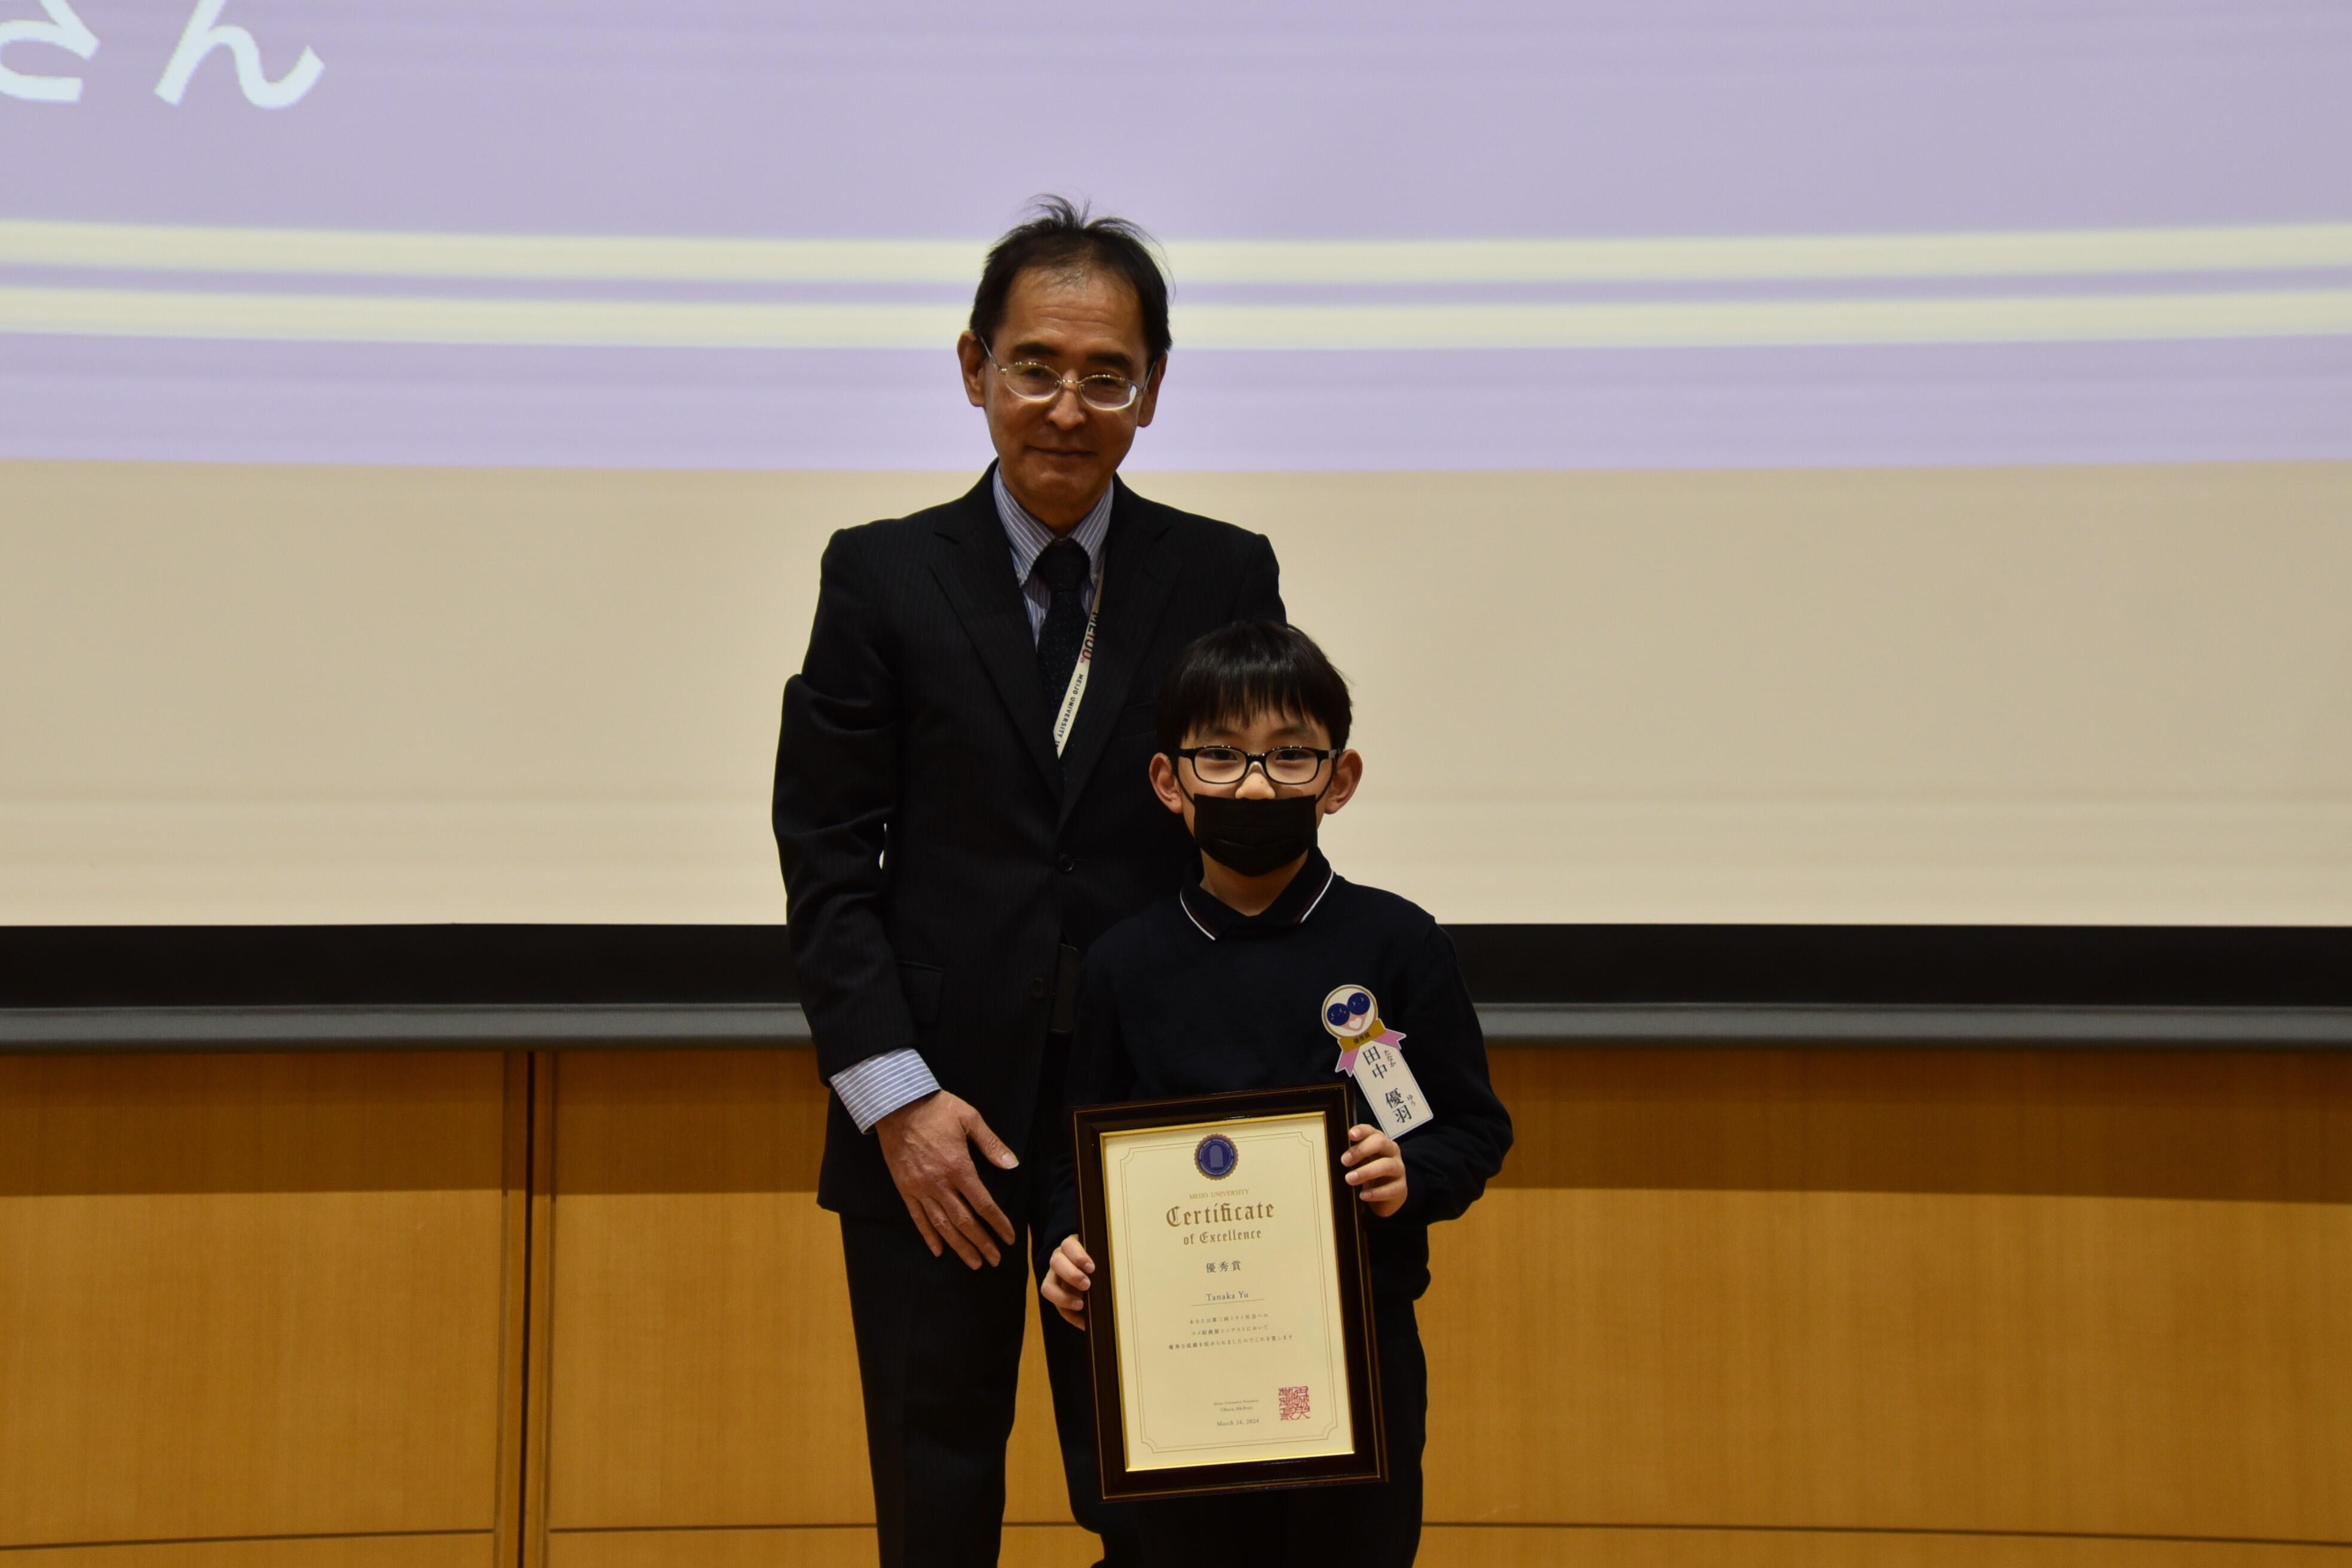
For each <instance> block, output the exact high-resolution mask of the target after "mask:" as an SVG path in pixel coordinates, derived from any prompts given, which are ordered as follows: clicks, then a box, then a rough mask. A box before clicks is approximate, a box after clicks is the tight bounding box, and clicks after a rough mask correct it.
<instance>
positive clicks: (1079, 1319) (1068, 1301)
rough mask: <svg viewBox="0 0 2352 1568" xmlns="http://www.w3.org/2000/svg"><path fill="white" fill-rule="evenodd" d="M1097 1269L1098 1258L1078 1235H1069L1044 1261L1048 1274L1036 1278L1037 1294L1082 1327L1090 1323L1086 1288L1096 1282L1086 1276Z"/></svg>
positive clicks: (1091, 1286) (1074, 1323) (1074, 1325)
mask: <svg viewBox="0 0 2352 1568" xmlns="http://www.w3.org/2000/svg"><path fill="white" fill-rule="evenodd" d="M1094 1271H1095V1260H1094V1259H1093V1258H1088V1257H1087V1249H1086V1248H1085V1247H1080V1246H1079V1245H1078V1238H1077V1237H1075V1236H1066V1237H1062V1245H1061V1246H1059V1247H1055V1248H1054V1256H1053V1258H1051V1259H1050V1260H1049V1261H1048V1262H1047V1263H1046V1265H1045V1278H1044V1279H1040V1280H1038V1281H1037V1294H1039V1295H1040V1296H1043V1297H1045V1300H1048V1301H1050V1302H1052V1303H1053V1306H1054V1310H1055V1311H1057V1312H1059V1313H1061V1314H1062V1316H1063V1317H1065V1318H1066V1319H1068V1320H1069V1321H1070V1324H1071V1326H1072V1327H1073V1328H1078V1329H1083V1328H1085V1327H1086V1326H1087V1291H1088V1290H1091V1289H1094V1283H1095V1282H1094V1281H1093V1280H1092V1279H1088V1278H1087V1276H1089V1275H1091V1274H1092V1273H1093V1272H1094Z"/></svg>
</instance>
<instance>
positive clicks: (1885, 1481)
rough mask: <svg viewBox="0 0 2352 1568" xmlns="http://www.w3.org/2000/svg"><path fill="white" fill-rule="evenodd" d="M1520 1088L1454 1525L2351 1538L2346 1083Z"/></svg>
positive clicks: (1459, 1285) (1449, 1302) (2217, 1064)
mask: <svg viewBox="0 0 2352 1568" xmlns="http://www.w3.org/2000/svg"><path fill="white" fill-rule="evenodd" d="M1496 1078H1497V1081H1498V1085H1499V1087H1500V1088H1501V1089H1502V1091H1503V1094H1504V1097H1505V1099H1506V1100H1507V1103H1509V1104H1510V1105H1511V1107H1512V1109H1513V1110H1514V1113H1515V1115H1516V1116H1517V1121H1518V1125H1519V1129H1520V1138H1521V1146H1520V1148H1519V1149H1518V1150H1517V1152H1515V1153H1514V1155H1513V1157H1512V1164H1511V1167H1510V1170H1509V1172H1508V1173H1507V1183H1506V1184H1504V1185H1502V1186H1500V1187H1499V1188H1498V1189H1497V1190H1496V1191H1494V1192H1492V1193H1490V1194H1488V1195H1487V1197H1486V1199H1485V1200H1484V1201H1483V1202H1482V1203H1481V1204H1480V1205H1478V1206H1477V1207H1476V1208H1475V1209H1473V1210H1472V1211H1471V1213H1470V1215H1468V1216H1467V1217H1466V1218H1465V1219H1464V1220H1462V1221H1461V1222H1458V1223H1457V1224H1455V1225H1453V1226H1446V1227H1442V1228H1441V1229H1439V1230H1438V1231H1437V1232H1436V1233H1435V1235H1434V1238H1433V1239H1434V1251H1435V1261H1434V1265H1433V1267H1434V1271H1435V1274H1436V1277H1437V1280H1438V1284H1437V1287H1436V1289H1435V1290H1434V1291H1433V1295H1432V1296H1431V1298H1430V1299H1429V1300H1428V1301H1427V1302H1426V1303H1425V1304H1424V1307H1423V1331H1424V1337H1425V1338H1426V1340H1427V1341H1428V1343H1429V1348H1430V1360H1431V1378H1432V1387H1433V1399H1432V1404H1433V1412H1432V1422H1431V1451H1430V1459H1429V1467H1428V1476H1429V1509H1428V1513H1429V1517H1430V1518H1431V1519H1432V1520H1441V1521H1507V1522H1524V1523H1533V1522H1538V1521H1551V1522H1578V1523H1603V1524H1647V1523H1658V1524H1724V1525H1780V1526H1792V1527H1793V1526H1817V1527H1833V1528H1844V1529H1869V1530H1920V1529H1927V1530H1939V1529H1948V1530H1989V1531H2062V1532H2082V1533H2091V1534H2137V1535H2157V1536H2170V1535H2191V1536H2214V1537H2231V1538H2246V1539H2270V1540H2304V1541H2339V1542H2340V1541H2347V1540H2352V1333H2347V1332H2346V1331H2345V1330H2346V1323H2347V1318H2346V1303H2347V1301H2352V1202H2347V1197H2352V1058H2342V1057H2333V1056H2322V1055H2308V1056H2252V1055H2247V1056H2229V1057H2223V1056H2210V1057H2176V1056H2168V1055H2159V1054H2122V1055H2109V1054H2099V1055H2088V1054H2085V1055H2073V1056H2058V1055H2049V1056H2021V1055H2020V1056H2011V1055H1999V1054H1975V1053H1948V1054H1947V1053H1901V1054H1892V1053H1860V1052H1769V1053H1765V1052H1759V1053H1721V1054H1704V1053H1690V1054H1678V1053H1641V1054H1630V1053H1629V1054H1618V1053H1612V1052H1564V1051H1563V1052H1550V1051H1521V1052H1504V1053H1498V1055H1497V1058H1496Z"/></svg>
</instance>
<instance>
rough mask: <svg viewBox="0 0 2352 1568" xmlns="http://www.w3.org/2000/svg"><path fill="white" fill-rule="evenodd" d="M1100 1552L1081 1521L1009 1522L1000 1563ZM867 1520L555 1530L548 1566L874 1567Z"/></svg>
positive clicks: (1016, 1567) (1083, 1558)
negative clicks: (762, 1526) (775, 1526)
mask: <svg viewBox="0 0 2352 1568" xmlns="http://www.w3.org/2000/svg"><path fill="white" fill-rule="evenodd" d="M1099 1554H1100V1547H1099V1545H1098V1543H1097V1542H1096V1540H1095V1538H1094V1536H1093V1535H1091V1534H1090V1533H1088V1532H1087V1531H1083V1530H1080V1529H1079V1528H1078V1527H1077V1526H1076V1525H1075V1524H1061V1525H1051V1524H1047V1525H1037V1524H1030V1525H1007V1526H1006V1527H1005V1531H1004V1542H1003V1552H1002V1554H1001V1555H1000V1556H999V1557H998V1559H997V1562H998V1564H999V1568H1090V1565H1091V1564H1092V1563H1094V1562H1095V1561H1096V1559H1097V1556H1098V1555H1099ZM874 1561H875V1545H874V1531H873V1530H872V1528H871V1527H870V1526H866V1525H834V1526H827V1525H793V1526H787V1527H785V1528H783V1529H780V1530H678V1531H611V1532H598V1533H588V1534H572V1535H563V1534H559V1535H557V1536H556V1537H555V1538H554V1540H553V1541H552V1542H551V1549H550V1552H549V1556H548V1562H549V1568H772V1565H774V1564H778V1563H789V1564H791V1565H792V1568H873V1563H874Z"/></svg>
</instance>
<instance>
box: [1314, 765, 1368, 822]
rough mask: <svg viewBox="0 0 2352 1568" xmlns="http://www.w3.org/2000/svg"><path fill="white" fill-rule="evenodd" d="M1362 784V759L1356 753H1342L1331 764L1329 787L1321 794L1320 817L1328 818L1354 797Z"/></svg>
mask: <svg viewBox="0 0 2352 1568" xmlns="http://www.w3.org/2000/svg"><path fill="white" fill-rule="evenodd" d="M1363 782H1364V759H1363V755H1362V753H1360V752H1340V753H1339V756H1338V758H1337V759H1335V760H1334V761H1333V762H1332V763H1331V787H1330V788H1329V789H1328V790H1326V791H1324V792H1323V810H1322V812H1321V815H1322V816H1330V815H1331V814H1332V813H1333V812H1335V811H1337V810H1339V808H1340V807H1341V806H1343V805H1347V804H1348V802H1349V801H1350V800H1352V799H1353V798H1354V797H1355V794H1356V786H1357V785H1358V784H1362V783H1363Z"/></svg>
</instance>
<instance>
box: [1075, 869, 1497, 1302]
mask: <svg viewBox="0 0 2352 1568" xmlns="http://www.w3.org/2000/svg"><path fill="white" fill-rule="evenodd" d="M1342 985H1360V986H1362V987H1364V988H1365V989H1366V990H1369V991H1370V992H1371V993H1372V994H1373V996H1374V998H1375V999H1376V1000H1377V1002H1378V1004H1379V1006H1380V1016H1381V1021H1382V1022H1383V1023H1385V1024H1386V1025H1387V1026H1389V1027H1390V1028H1391V1029H1395V1030H1398V1031H1400V1032H1401V1033H1402V1034H1403V1036H1404V1037H1405V1039H1404V1044H1403V1053H1404V1059H1405V1062H1406V1064H1407V1065H1408V1066H1410V1067H1411V1068H1412V1072H1413V1076H1414V1078H1415V1079H1418V1080H1419V1081H1420V1084H1421V1089H1422V1093H1423V1096H1424V1097H1425V1098H1426V1099H1427V1100H1428V1102H1429V1108H1430V1111H1431V1120H1430V1121H1428V1122H1427V1123H1425V1124H1424V1125H1423V1126H1420V1127H1417V1128H1414V1129H1413V1130H1412V1131H1410V1132H1408V1133H1406V1134H1405V1135H1404V1136H1403V1137H1402V1138H1401V1139H1399V1140H1398V1141H1397V1147H1398V1149H1399V1151H1400V1152H1402V1155H1403V1158H1404V1166H1405V1184H1406V1197H1405V1204H1404V1206H1403V1207H1402V1208H1401V1209H1399V1210H1398V1211H1397V1212H1396V1213H1395V1214H1394V1215H1390V1216H1389V1217H1388V1218H1385V1219H1383V1218H1381V1217H1379V1216H1378V1215H1373V1214H1372V1213H1371V1212H1370V1210H1369V1209H1367V1210H1366V1211H1365V1215H1364V1218H1365V1221H1366V1224H1367V1227H1368V1229H1369V1231H1370V1238H1371V1258H1372V1289H1373V1292H1374V1294H1375V1295H1377V1296H1381V1297H1385V1298H1390V1299H1395V1298H1400V1297H1401V1298H1403V1299H1405V1300H1413V1299H1417V1298H1418V1297H1419V1296H1420V1295H1421V1294H1422V1292H1423V1291H1424V1290H1426V1289H1428V1288H1429V1227H1430V1226H1431V1225H1432V1224H1433V1223H1434V1222H1435V1221H1438V1220H1442V1219H1452V1218H1453V1217H1454V1215H1458V1214H1460V1213H1461V1212H1462V1211H1463V1210H1464V1209H1466V1208H1468V1207H1469V1206H1470V1204H1471V1202H1472V1200H1474V1199H1475V1198H1476V1197H1477V1196H1478V1194H1480V1193H1481V1192H1483V1191H1485V1190H1486V1182H1487V1180H1488V1178H1490V1177H1492V1176H1493V1175H1494V1174H1495V1173H1496V1172H1497V1171H1499V1170H1500V1169H1501V1168H1502V1164H1503V1154H1504V1152H1505V1151H1507V1150H1508V1149H1509V1148H1510V1146H1511V1119H1510V1116H1509V1114H1508V1113H1507V1112H1506V1111H1505V1110H1504V1109H1503V1105H1502V1101H1500V1100H1496V1098H1495V1089H1494V1086H1493V1085H1492V1084H1491V1083H1490V1082H1489V1081H1488V1080H1487V1077H1486V1037H1485V1035H1484V1034H1482V1033H1481V1032H1480V1030H1479V1027H1478V1015H1477V1013H1476V1012H1475V1010H1474V1009H1473V1008H1472V1006H1471V1005H1470V994H1469V993H1468V992H1467V991H1466V990H1465V989H1464V987H1463V984H1462V973H1461V970H1460V967H1459V966H1458V964H1457V963H1455V960H1454V944H1453V942H1451V941H1449V940H1448V939H1447V937H1446V935H1445V932H1444V931H1442V930H1441V929H1439V927H1438V925H1437V922H1436V921H1433V920H1432V919H1431V918H1430V917H1429V915H1428V914H1427V912H1425V911H1424V910H1422V909H1420V908H1419V907H1418V906H1417V905H1414V904H1412V903H1409V902H1407V901H1406V900H1403V899H1400V898H1398V897H1397V896H1396V895H1395V894H1393V893H1384V892H1381V890H1380V889H1377V888H1365V887H1359V886H1358V885H1356V884H1355V883H1353V882H1350V881H1348V880H1347V879H1344V878H1342V877H1340V876H1339V875H1337V874H1336V873H1334V872H1333V871H1332V869H1331V866H1330V862H1328V860H1326V859H1324V858H1323V855H1322V852H1321V851H1320V850H1317V851H1315V852H1313V853H1311V854H1309V855H1308V856H1307V863H1306V865H1305V866H1303V867H1302V868H1300V869H1299V872H1298V875H1297V877H1295V878H1293V879H1291V882H1290V886H1289V887H1287V888H1286V889H1283V892H1282V896H1281V897H1279V898H1277V899H1276V900H1275V901H1274V903H1273V904H1272V905H1271V906H1270V907H1269V908H1268V909H1267V910H1265V912H1264V913H1263V914H1258V915H1243V914H1238V913H1236V912H1235V911H1234V910H1231V909H1229V908H1227V907H1226V906H1225V905H1223V904H1222V903H1219V902H1218V901H1217V900H1215V899H1214V898H1213V897H1211V896H1210V895H1209V894H1208V893H1207V892H1206V891H1205V890H1203V889H1202V888H1201V887H1200V886H1199V885H1198V884H1195V885H1193V886H1192V887H1189V888H1187V889H1184V891H1183V892H1182V893H1181V894H1180V895H1178V896H1177V897H1176V898H1173V899H1163V900H1160V902H1158V903H1156V904H1152V905H1150V907H1148V908H1146V909H1145V910H1143V912H1142V913H1140V914H1138V915H1135V916H1133V917H1132V918H1130V919H1129V920H1127V921H1123V922H1121V923H1120V924H1118V925H1117V926H1115V927H1113V928H1112V929H1111V930H1110V931H1108V932H1107V933H1105V934H1104V935H1103V936H1102V937H1100V938H1099V939H1097V941H1096V942H1095V944H1094V946H1093V947H1092V948H1090V949H1089V950H1088V951H1087V966H1086V978H1085V981H1084V984H1083V987H1082V989H1081V990H1080V992H1079V997H1078V1017H1077V1030H1076V1037H1075V1038H1074V1039H1073V1041H1072V1044H1071V1051H1070V1073H1069V1085H1068V1092H1069V1101H1068V1102H1069V1103H1070V1104H1071V1105H1072V1106H1087V1105H1106V1104H1112V1103H1117V1102H1119V1101H1123V1100H1154V1099H1158V1098H1160V1097H1162V1096H1166V1095H1192V1094H1217V1093H1223V1092H1224V1091H1227V1090H1230V1089H1272V1088H1278V1087H1288V1086H1291V1085H1296V1084H1310V1083H1328V1082H1329V1081H1330V1080H1331V1079H1332V1077H1333V1074H1334V1073H1335V1071H1336V1070H1337V1068H1338V1063H1339V1043H1338V1042H1337V1041H1336V1040H1334V1039H1333V1038H1332V1037H1331V1036H1330V1035H1328V1033H1326V1032H1325V1031H1324V1028H1323V1025H1322V1021H1321V1013H1322V1004H1323V999H1324V997H1325V996H1326V995H1327V994H1329V993H1330V992H1331V991H1332V990H1334V989H1336V988H1337V987H1339V986H1342ZM1345 1081H1347V1082H1348V1083H1349V1099H1350V1100H1351V1102H1352V1104H1353V1107H1354V1115H1353V1120H1354V1121H1359V1122H1368V1123H1370V1124H1371V1125H1374V1126H1378V1125H1379V1123H1378V1121H1375V1120H1374V1118H1373V1117H1372V1115H1371V1113H1370V1110H1367V1109H1366V1108H1365V1106H1364V1103H1363V1100H1362V1097H1361V1096H1360V1094H1358V1093H1356V1091H1355V1089H1354V1080H1353V1079H1347V1080H1345ZM1057 1178H1058V1179H1057V1181H1056V1184H1055V1202H1054V1205H1053V1208H1052V1211H1051V1214H1050V1215H1049V1217H1048V1220H1047V1224H1048V1227H1049V1228H1048V1235H1049V1236H1050V1237H1052V1239H1054V1240H1055V1241H1056V1242H1058V1241H1059V1240H1060V1239H1061V1237H1065V1236H1068V1235H1070V1234H1072V1233H1073V1232H1075V1231H1076V1229H1077V1227H1078V1218H1077V1183H1076V1173H1075V1170H1074V1167H1073V1164H1072V1160H1071V1157H1070V1156H1069V1155H1068V1154H1064V1155H1063V1156H1062V1160H1061V1168H1060V1170H1059V1171H1058V1173H1057Z"/></svg>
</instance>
